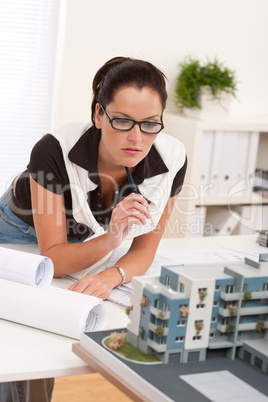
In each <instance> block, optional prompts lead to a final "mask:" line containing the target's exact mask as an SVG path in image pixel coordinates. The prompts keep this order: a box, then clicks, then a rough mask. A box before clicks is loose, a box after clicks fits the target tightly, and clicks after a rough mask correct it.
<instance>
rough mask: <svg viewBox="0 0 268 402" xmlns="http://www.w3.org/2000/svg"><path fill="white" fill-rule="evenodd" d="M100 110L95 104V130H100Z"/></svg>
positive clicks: (98, 105) (97, 104)
mask: <svg viewBox="0 0 268 402" xmlns="http://www.w3.org/2000/svg"><path fill="white" fill-rule="evenodd" d="M100 109H101V106H100V104H99V103H96V107H95V126H96V127H97V128H101V118H100Z"/></svg>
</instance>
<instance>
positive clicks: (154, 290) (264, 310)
mask: <svg viewBox="0 0 268 402" xmlns="http://www.w3.org/2000/svg"><path fill="white" fill-rule="evenodd" d="M132 284H133V288H134V291H133V292H132V295H131V303H132V306H133V307H132V310H130V314H129V317H130V323H129V325H128V328H127V340H128V342H130V343H132V344H133V345H135V346H137V347H139V348H140V349H141V350H143V351H144V352H145V353H154V354H155V355H156V356H157V357H158V358H159V359H160V360H161V361H162V362H164V363H170V362H180V363H186V362H190V361H203V360H205V359H206V358H207V357H209V354H210V357H212V356H213V355H214V356H216V355H217V356H227V357H229V358H230V359H234V358H235V357H237V356H238V357H240V358H242V359H244V360H246V361H247V362H249V363H250V364H252V365H254V366H256V367H258V368H259V369H260V370H262V371H264V372H265V373H268V262H267V255H261V256H260V261H259V262H255V261H253V260H249V259H245V261H243V262H240V261H236V262H230V263H228V262H227V263H226V262H222V263H217V264H211V263H209V264H195V265H185V266H183V265H172V266H163V267H162V269H161V275H160V277H159V276H158V277H156V276H154V277H150V276H143V277H135V278H134V279H133V281H132Z"/></svg>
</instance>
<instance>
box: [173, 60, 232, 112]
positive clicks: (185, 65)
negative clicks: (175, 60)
mask: <svg viewBox="0 0 268 402" xmlns="http://www.w3.org/2000/svg"><path fill="white" fill-rule="evenodd" d="M175 92H176V98H177V105H178V107H179V109H180V111H181V112H184V113H185V114H186V115H187V116H188V117H193V118H201V117H202V118H217V117H222V116H223V115H224V114H226V112H227V111H228V109H229V105H230V102H231V99H232V97H234V96H236V92H237V80H236V76H235V72H234V71H232V70H230V69H229V68H228V67H225V66H224V65H223V63H220V62H219V61H218V60H217V59H216V58H215V59H213V60H209V59H208V60H207V62H205V63H202V62H201V61H200V60H198V59H193V58H188V59H187V60H186V61H184V62H182V63H180V73H179V75H178V77H177V82H176V87H175Z"/></svg>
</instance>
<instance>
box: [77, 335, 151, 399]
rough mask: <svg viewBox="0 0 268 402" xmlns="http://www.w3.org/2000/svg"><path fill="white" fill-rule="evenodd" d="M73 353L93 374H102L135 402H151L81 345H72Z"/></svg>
mask: <svg viewBox="0 0 268 402" xmlns="http://www.w3.org/2000/svg"><path fill="white" fill-rule="evenodd" d="M72 351H73V352H74V353H75V354H76V355H77V356H78V357H80V358H81V359H82V360H84V362H86V363H87V364H88V365H89V367H90V369H92V372H93V371H95V372H97V373H99V374H101V375H102V376H103V377H104V378H106V380H108V381H109V382H110V383H112V384H113V385H115V386H116V387H117V388H118V389H120V391H122V392H123V393H124V394H126V395H127V396H128V397H129V398H131V399H132V400H133V401H137V402H147V401H148V402H150V399H148V398H147V397H146V396H144V395H142V394H141V393H140V392H139V390H137V389H135V388H134V387H133V386H131V385H130V384H124V383H123V382H122V379H121V378H120V377H119V376H118V375H117V374H116V373H115V372H113V371H111V370H109V369H108V368H107V367H106V366H105V364H103V363H102V362H101V361H100V360H98V359H96V357H95V356H93V355H92V354H91V353H89V352H88V351H87V350H85V349H84V348H83V347H82V346H81V345H80V343H74V344H73V345H72Z"/></svg>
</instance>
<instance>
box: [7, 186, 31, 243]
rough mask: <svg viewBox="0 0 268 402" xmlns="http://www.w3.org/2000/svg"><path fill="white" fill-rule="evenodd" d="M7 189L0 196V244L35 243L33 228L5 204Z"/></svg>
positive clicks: (10, 189)
mask: <svg viewBox="0 0 268 402" xmlns="http://www.w3.org/2000/svg"><path fill="white" fill-rule="evenodd" d="M10 191H13V189H12V187H11V186H10V187H9V189H8V190H7V191H6V192H5V193H4V194H3V195H2V197H1V198H0V244H8V243H9V244H29V243H37V238H36V233H35V229H34V228H33V227H32V226H30V225H28V224H27V223H24V222H23V221H22V220H21V219H19V218H18V217H17V216H16V215H15V214H13V212H12V211H11V210H10V208H9V206H8V205H7V199H8V194H9V192H10Z"/></svg>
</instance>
